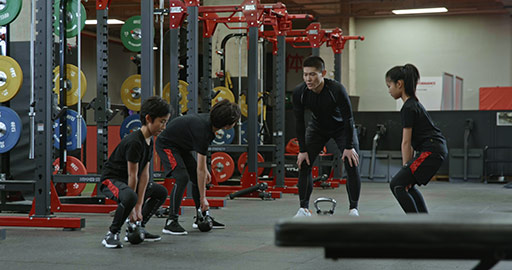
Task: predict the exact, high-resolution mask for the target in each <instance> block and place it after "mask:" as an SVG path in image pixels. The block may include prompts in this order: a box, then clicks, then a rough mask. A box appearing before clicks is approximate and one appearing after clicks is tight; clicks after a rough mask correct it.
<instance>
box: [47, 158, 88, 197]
mask: <svg viewBox="0 0 512 270" xmlns="http://www.w3.org/2000/svg"><path fill="white" fill-rule="evenodd" d="M53 167H54V168H55V170H54V171H53V174H57V173H58V172H59V169H60V159H59V158H57V159H56V160H55V161H54V162H53ZM66 171H67V173H68V174H77V175H85V174H87V168H85V165H84V164H83V163H82V161H80V160H79V159H78V158H76V157H73V156H67V162H66ZM86 185H87V183H66V188H67V192H66V196H78V195H80V194H81V193H82V191H84V189H85V186H86Z"/></svg>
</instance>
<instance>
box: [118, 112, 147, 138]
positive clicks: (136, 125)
mask: <svg viewBox="0 0 512 270" xmlns="http://www.w3.org/2000/svg"><path fill="white" fill-rule="evenodd" d="M141 127H142V122H141V121H140V115H138V114H132V115H130V116H128V117H126V118H125V119H124V120H123V123H121V129H120V130H119V136H121V139H123V138H124V137H125V136H126V135H128V134H130V133H132V132H134V131H136V130H139V129H140V128H141Z"/></svg>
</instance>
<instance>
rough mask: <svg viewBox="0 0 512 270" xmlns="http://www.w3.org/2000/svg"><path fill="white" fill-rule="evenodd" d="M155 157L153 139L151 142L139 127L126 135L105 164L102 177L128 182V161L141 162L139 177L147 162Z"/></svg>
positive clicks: (103, 178)
mask: <svg viewBox="0 0 512 270" xmlns="http://www.w3.org/2000/svg"><path fill="white" fill-rule="evenodd" d="M151 158H153V139H151V140H150V144H149V145H148V144H147V143H146V139H145V138H144V135H143V134H142V131H141V130H140V129H139V130H137V131H134V132H132V133H130V134H128V136H126V137H124V138H123V139H122V140H121V142H120V143H119V144H118V145H117V147H116V149H114V152H112V154H111V155H110V157H109V158H108V160H107V162H106V163H105V166H104V167H103V173H102V174H101V179H102V180H105V179H116V180H119V181H123V182H125V183H127V184H128V161H130V162H133V163H139V171H138V172H137V177H140V175H141V173H142V170H143V169H144V167H146V164H147V163H148V162H149V161H150V160H151Z"/></svg>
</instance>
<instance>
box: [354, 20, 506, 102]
mask: <svg viewBox="0 0 512 270" xmlns="http://www.w3.org/2000/svg"><path fill="white" fill-rule="evenodd" d="M355 24H356V32H357V33H358V34H360V35H364V36H365V37H366V39H365V41H363V42H361V43H359V44H358V47H357V57H356V59H357V60H356V63H357V68H356V79H357V93H358V94H359V95H360V96H361V99H360V105H359V109H360V110H364V111H383V110H395V107H396V105H395V101H394V100H393V99H392V98H391V97H390V96H389V94H388V92H387V89H386V86H385V82H384V75H385V73H386V71H387V70H389V69H390V68H391V67H393V66H395V65H403V64H405V63H412V64H414V65H416V67H418V69H419V71H420V74H421V76H440V75H441V73H442V72H448V73H451V74H455V75H458V76H461V77H462V78H464V94H463V96H464V101H463V109H465V110H475V109H478V89H479V88H480V87H484V86H511V85H512V49H511V48H512V18H511V17H510V15H509V14H504V15H496V14H493V15H459V16H424V17H404V18H376V19H356V22H355Z"/></svg>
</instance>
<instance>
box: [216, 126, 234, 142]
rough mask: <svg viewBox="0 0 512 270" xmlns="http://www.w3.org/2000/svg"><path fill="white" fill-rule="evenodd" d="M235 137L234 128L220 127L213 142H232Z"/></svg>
mask: <svg viewBox="0 0 512 270" xmlns="http://www.w3.org/2000/svg"><path fill="white" fill-rule="evenodd" d="M234 138H235V130H234V129H233V128H230V129H227V130H226V129H219V130H217V132H215V139H213V144H215V145H221V144H230V143H232V142H233V139H234Z"/></svg>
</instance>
